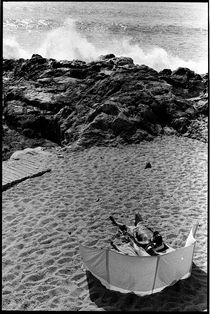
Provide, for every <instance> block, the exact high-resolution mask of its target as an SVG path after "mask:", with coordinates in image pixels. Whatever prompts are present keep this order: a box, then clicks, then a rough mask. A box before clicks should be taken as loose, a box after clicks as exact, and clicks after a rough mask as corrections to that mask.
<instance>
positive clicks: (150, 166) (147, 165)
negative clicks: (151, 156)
mask: <svg viewBox="0 0 210 314" xmlns="http://www.w3.org/2000/svg"><path fill="white" fill-rule="evenodd" d="M148 168H152V165H151V163H150V162H147V163H146V166H145V168H144V169H148Z"/></svg>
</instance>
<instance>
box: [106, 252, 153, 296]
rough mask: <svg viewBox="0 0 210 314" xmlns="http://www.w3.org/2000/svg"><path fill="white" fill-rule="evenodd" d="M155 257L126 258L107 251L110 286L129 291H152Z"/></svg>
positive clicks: (126, 256)
mask: <svg viewBox="0 0 210 314" xmlns="http://www.w3.org/2000/svg"><path fill="white" fill-rule="evenodd" d="M156 265H157V256H150V257H147V256H146V257H139V256H128V255H122V254H118V253H115V252H113V251H109V272H110V284H111V285H113V286H116V287H119V288H121V289H125V290H129V291H142V292H147V291H151V290H152V289H153V285H154V276H155V272H156Z"/></svg>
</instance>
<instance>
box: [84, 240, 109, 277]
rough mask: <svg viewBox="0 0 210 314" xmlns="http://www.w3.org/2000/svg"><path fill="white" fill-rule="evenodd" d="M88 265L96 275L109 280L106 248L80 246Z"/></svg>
mask: <svg viewBox="0 0 210 314" xmlns="http://www.w3.org/2000/svg"><path fill="white" fill-rule="evenodd" d="M79 248H80V253H81V256H82V258H83V261H84V263H85V265H86V267H87V268H88V269H89V270H90V271H91V272H92V273H93V274H95V275H96V276H98V277H100V278H103V279H104V280H106V281H107V264H106V250H100V249H94V248H88V247H85V246H83V245H80V246H79Z"/></svg>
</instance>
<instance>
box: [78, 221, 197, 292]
mask: <svg viewBox="0 0 210 314" xmlns="http://www.w3.org/2000/svg"><path fill="white" fill-rule="evenodd" d="M197 226H198V223H196V224H195V225H194V226H193V227H192V229H191V231H190V233H189V235H188V238H187V240H186V242H185V246H184V247H180V248H177V249H174V248H172V247H170V246H168V248H169V249H168V250H166V252H165V253H161V254H159V255H157V256H150V255H148V254H147V253H146V252H143V250H142V256H135V254H132V251H131V254H130V255H128V254H129V253H128V251H129V250H128V251H127V252H126V249H125V250H123V247H122V252H117V251H114V250H112V249H110V248H106V249H98V248H90V247H86V246H84V245H82V244H79V250H80V254H81V257H82V259H83V262H84V265H85V267H86V269H87V270H89V271H90V272H91V273H92V274H93V275H94V276H95V277H96V278H97V279H99V280H100V282H101V283H102V285H104V286H105V287H106V288H107V289H110V290H114V291H120V292H122V293H129V292H133V293H135V294H136V295H140V296H144V295H149V294H152V293H156V292H159V291H161V290H163V289H164V288H166V287H168V286H171V285H174V284H175V283H176V282H177V281H179V280H182V279H186V278H188V277H189V276H190V275H191V270H192V261H193V252H194V247H195V243H196V240H195V233H196V229H197ZM123 253H124V254H123ZM145 253H146V254H145Z"/></svg>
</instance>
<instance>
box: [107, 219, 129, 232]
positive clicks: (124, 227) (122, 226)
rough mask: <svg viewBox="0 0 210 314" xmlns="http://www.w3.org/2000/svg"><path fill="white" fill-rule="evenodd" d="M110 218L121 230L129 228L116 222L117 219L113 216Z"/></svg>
mask: <svg viewBox="0 0 210 314" xmlns="http://www.w3.org/2000/svg"><path fill="white" fill-rule="evenodd" d="M109 219H110V220H111V222H112V223H113V225H114V226H116V227H118V228H120V230H121V231H126V230H127V226H126V225H124V224H121V223H118V222H116V220H115V219H114V217H113V216H109Z"/></svg>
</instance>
